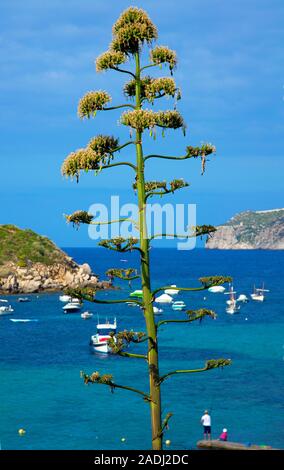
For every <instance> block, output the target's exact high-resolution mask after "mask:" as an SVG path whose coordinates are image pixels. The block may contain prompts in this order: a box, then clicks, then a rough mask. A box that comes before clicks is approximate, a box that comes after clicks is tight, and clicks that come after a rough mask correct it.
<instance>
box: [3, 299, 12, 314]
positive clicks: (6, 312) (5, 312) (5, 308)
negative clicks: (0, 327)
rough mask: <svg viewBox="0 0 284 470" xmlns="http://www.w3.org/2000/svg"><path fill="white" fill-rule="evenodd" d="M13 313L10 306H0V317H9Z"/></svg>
mask: <svg viewBox="0 0 284 470" xmlns="http://www.w3.org/2000/svg"><path fill="white" fill-rule="evenodd" d="M1 302H5V301H4V300H2V301H1ZM13 312H14V309H13V308H12V307H11V305H1V306H0V316H2V315H10V314H11V313H13Z"/></svg>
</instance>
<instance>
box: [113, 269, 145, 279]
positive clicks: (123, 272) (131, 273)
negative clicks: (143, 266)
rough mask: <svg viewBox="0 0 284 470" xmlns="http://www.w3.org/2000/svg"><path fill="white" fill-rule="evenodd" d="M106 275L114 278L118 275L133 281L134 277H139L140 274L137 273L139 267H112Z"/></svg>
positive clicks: (120, 277)
mask: <svg viewBox="0 0 284 470" xmlns="http://www.w3.org/2000/svg"><path fill="white" fill-rule="evenodd" d="M106 275H107V276H108V277H109V278H111V279H113V278H114V277H117V278H119V279H122V280H123V281H131V280H133V279H138V278H139V277H140V276H138V275H137V269H134V268H128V269H116V268H110V269H108V270H107V272H106Z"/></svg>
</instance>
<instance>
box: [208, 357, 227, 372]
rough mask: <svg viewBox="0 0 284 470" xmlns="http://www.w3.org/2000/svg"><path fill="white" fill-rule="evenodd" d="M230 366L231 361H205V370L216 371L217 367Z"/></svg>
mask: <svg viewBox="0 0 284 470" xmlns="http://www.w3.org/2000/svg"><path fill="white" fill-rule="evenodd" d="M231 364H232V360H231V359H210V360H209V361H206V364H205V367H206V370H210V369H216V368H217V367H225V366H230V365H231Z"/></svg>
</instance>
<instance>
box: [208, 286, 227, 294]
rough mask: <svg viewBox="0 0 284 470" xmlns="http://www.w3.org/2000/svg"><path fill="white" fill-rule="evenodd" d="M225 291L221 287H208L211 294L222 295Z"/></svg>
mask: <svg viewBox="0 0 284 470" xmlns="http://www.w3.org/2000/svg"><path fill="white" fill-rule="evenodd" d="M225 290H226V289H225V287H223V286H212V287H209V289H208V292H211V293H212V294H222V293H223V292H225Z"/></svg>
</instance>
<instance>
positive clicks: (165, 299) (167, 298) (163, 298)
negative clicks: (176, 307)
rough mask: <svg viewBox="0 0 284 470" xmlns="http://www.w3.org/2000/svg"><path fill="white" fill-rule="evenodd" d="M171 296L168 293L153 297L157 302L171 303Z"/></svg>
mask: <svg viewBox="0 0 284 470" xmlns="http://www.w3.org/2000/svg"><path fill="white" fill-rule="evenodd" d="M172 301H173V298H172V297H171V296H170V295H169V294H162V295H160V296H159V297H157V298H156V299H155V302H157V303H158V304H171V303H172Z"/></svg>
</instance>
